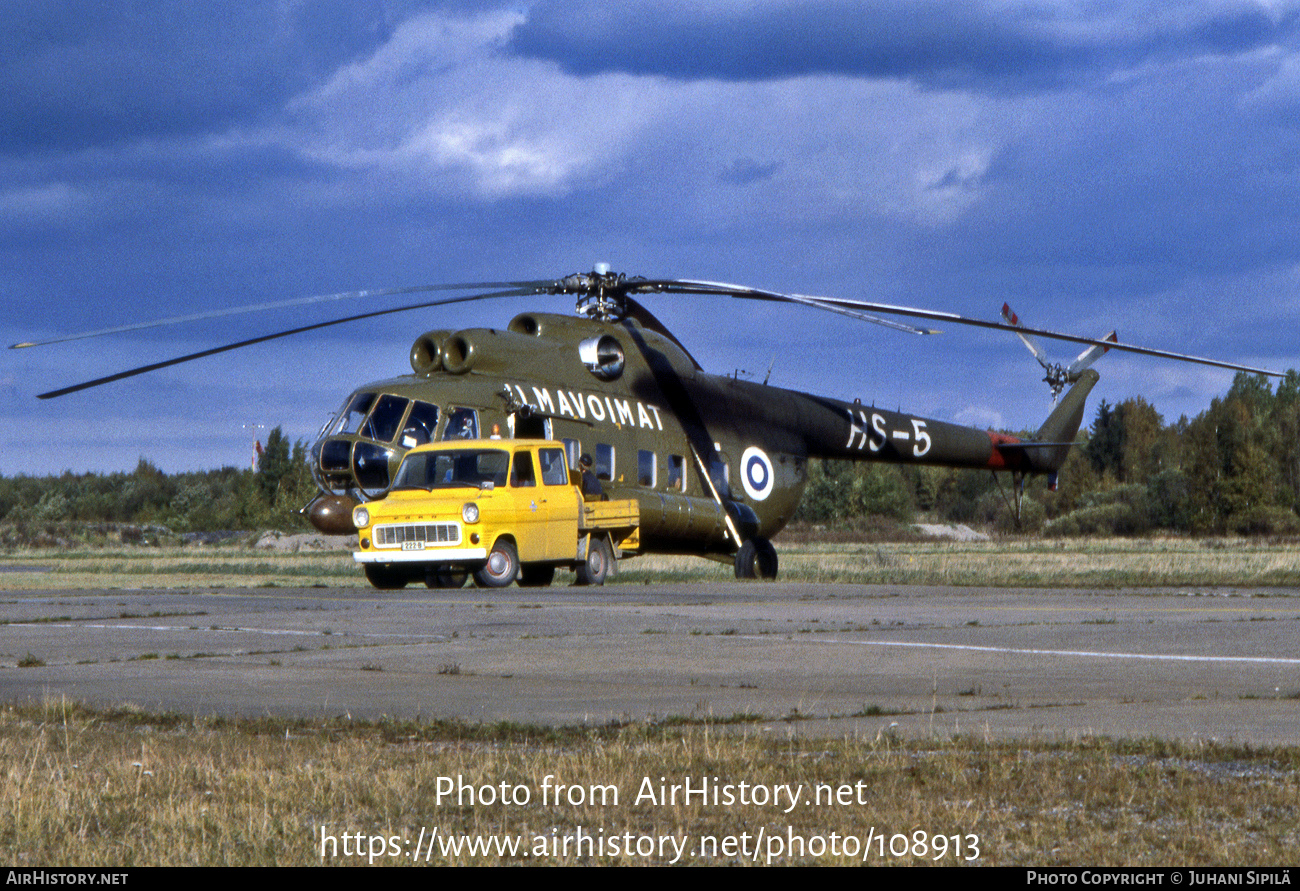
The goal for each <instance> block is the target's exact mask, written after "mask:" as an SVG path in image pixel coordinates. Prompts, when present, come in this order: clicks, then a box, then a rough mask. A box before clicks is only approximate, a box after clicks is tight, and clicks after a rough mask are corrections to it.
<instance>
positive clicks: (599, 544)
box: [352, 439, 640, 588]
mask: <svg viewBox="0 0 1300 891" xmlns="http://www.w3.org/2000/svg"><path fill="white" fill-rule="evenodd" d="M352 523H353V525H354V526H356V528H357V547H358V550H357V551H356V552H355V553H354V554H353V558H354V559H355V560H356V562H358V563H360V564H361V565H362V566H363V567H364V568H365V573H366V578H367V579H368V580H369V581H370V583H371V584H372V585H374V586H375V587H376V588H402V587H405V586H406V585H407V584H408V583H409V582H413V581H423V582H424V583H425V584H426V585H428V586H429V587H430V588H458V587H460V586H461V585H463V584H465V580H466V578H467V577H469V576H471V575H472V576H473V578H474V582H475V583H476V584H477V585H479V586H481V587H485V588H502V587H505V586H506V585H509V584H510V583H511V582H513V581H515V579H516V577H517V578H518V580H519V584H521V585H525V586H540V585H549V584H550V583H551V581H552V580H553V579H554V577H555V569H556V567H566V568H571V569H573V570H575V571H576V572H577V576H578V584H587V585H600V584H604V582H605V579H606V577H607V576H608V575H609V574H610V573H611V572H613V571H614V568H615V566H616V562H615V561H616V559H617V556H618V555H626V554H634V553H636V552H637V550H638V549H639V547H640V512H639V509H638V507H637V503H636V501H634V500H617V501H603V500H595V501H590V500H584V499H583V495H582V486H581V476H580V474H579V473H578V472H577V471H576V470H570V469H569V466H568V461H567V458H566V455H565V451H564V445H563V444H562V443H558V442H551V441H549V440H526V439H480V440H460V441H457V442H454V443H452V442H442V443H436V444H431V445H425V446H419V447H417V448H414V449H411V451H409V452H407V454H406V456H405V457H404V458H403V459H402V464H401V467H400V468H399V469H398V471H397V474H396V476H395V477H394V480H393V485H392V488H390V489H389V490H388V493H387V494H386V495H385V496H384V497H383V498H382V499H379V500H377V501H370V502H367V503H365V504H360V505H357V507H356V508H354V509H353V511H352Z"/></svg>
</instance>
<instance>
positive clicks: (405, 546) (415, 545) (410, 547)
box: [402, 541, 424, 551]
mask: <svg viewBox="0 0 1300 891" xmlns="http://www.w3.org/2000/svg"><path fill="white" fill-rule="evenodd" d="M402 550H404V551H423V550H424V542H422V541H404V542H402Z"/></svg>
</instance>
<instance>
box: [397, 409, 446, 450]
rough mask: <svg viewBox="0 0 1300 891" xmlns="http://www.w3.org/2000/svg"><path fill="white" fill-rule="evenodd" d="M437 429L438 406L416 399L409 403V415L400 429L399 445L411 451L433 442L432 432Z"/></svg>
mask: <svg viewBox="0 0 1300 891" xmlns="http://www.w3.org/2000/svg"><path fill="white" fill-rule="evenodd" d="M437 429H438V406H436V405H430V404H429V403H427V402H420V401H419V400H418V399H417V400H414V401H412V402H411V414H410V416H409V417H407V419H406V424H405V425H404V426H403V427H402V442H401V445H402V446H403V447H405V448H408V449H411V448H415V447H416V446H418V445H424V444H425V443H426V442H433V431H435V430H437Z"/></svg>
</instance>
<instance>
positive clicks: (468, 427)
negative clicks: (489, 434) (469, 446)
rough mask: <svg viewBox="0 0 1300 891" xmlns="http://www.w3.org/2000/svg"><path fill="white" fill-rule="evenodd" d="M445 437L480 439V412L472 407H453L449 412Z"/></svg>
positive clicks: (443, 434)
mask: <svg viewBox="0 0 1300 891" xmlns="http://www.w3.org/2000/svg"><path fill="white" fill-rule="evenodd" d="M442 438H443V439H478V412H476V411H475V410H474V409H472V408H452V409H451V410H449V411H448V413H447V428H446V429H445V430H443V431H442Z"/></svg>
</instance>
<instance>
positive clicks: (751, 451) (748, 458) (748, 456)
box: [740, 446, 772, 501]
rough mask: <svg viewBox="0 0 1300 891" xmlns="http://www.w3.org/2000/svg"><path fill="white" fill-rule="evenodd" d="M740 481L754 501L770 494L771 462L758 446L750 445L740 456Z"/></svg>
mask: <svg viewBox="0 0 1300 891" xmlns="http://www.w3.org/2000/svg"><path fill="white" fill-rule="evenodd" d="M740 481H741V483H743V484H744V486H745V492H746V493H747V494H748V495H749V497H750V498H753V499H754V500H755V501H762V500H763V499H764V498H766V497H767V496H769V495H771V494H772V462H771V461H769V460H768V459H767V455H765V454H763V450H762V449H760V448H759V447H758V446H750V447H749V448H747V449H745V454H743V455H741V456H740Z"/></svg>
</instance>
